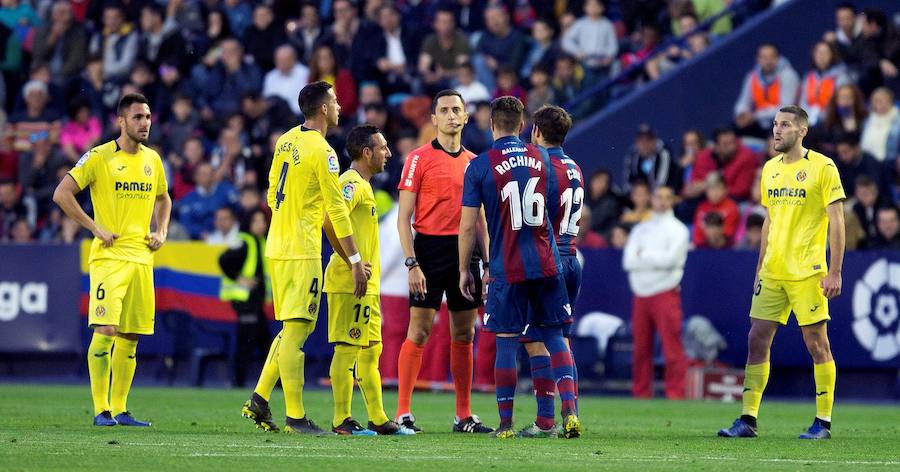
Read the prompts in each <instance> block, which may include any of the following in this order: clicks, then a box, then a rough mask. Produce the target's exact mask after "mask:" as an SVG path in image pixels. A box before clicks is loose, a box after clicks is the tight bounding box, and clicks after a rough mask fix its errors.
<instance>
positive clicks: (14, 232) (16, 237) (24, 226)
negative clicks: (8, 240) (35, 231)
mask: <svg viewBox="0 0 900 472" xmlns="http://www.w3.org/2000/svg"><path fill="white" fill-rule="evenodd" d="M9 233H10V236H12V241H13V242H14V243H28V242H31V227H30V226H28V221H26V220H22V219H20V220H16V221H15V222H14V223H13V225H12V228H10V229H9Z"/></svg>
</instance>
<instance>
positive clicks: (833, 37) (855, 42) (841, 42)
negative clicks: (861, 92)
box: [822, 2, 862, 79]
mask: <svg viewBox="0 0 900 472" xmlns="http://www.w3.org/2000/svg"><path fill="white" fill-rule="evenodd" d="M834 21H835V25H836V28H835V29H834V30H832V31H827V32H826V33H825V35H824V36H823V37H822V39H823V40H824V41H825V42H827V43H829V44H831V45H833V46H835V48H836V49H837V52H838V56H840V58H841V59H842V60H843V61H844V62H845V63H846V64H847V66H848V69H849V72H850V74H851V75H852V77H853V78H854V79H855V78H856V77H858V76H859V73H860V65H861V58H860V57H859V55H860V51H859V49H860V44H861V42H862V36H861V35H862V22H861V21H857V17H856V7H855V6H853V4H852V3H850V2H842V3H840V4H838V6H837V8H835V10H834Z"/></svg>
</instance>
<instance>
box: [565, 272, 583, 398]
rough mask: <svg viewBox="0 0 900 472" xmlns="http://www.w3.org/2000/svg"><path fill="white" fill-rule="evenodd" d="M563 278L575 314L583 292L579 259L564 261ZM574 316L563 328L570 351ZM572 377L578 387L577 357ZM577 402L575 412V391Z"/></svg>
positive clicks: (573, 361)
mask: <svg viewBox="0 0 900 472" xmlns="http://www.w3.org/2000/svg"><path fill="white" fill-rule="evenodd" d="M563 278H564V279H565V281H566V293H567V294H568V295H569V305H570V306H571V307H572V310H573V312H574V310H575V302H576V301H578V295H579V293H580V292H581V278H582V268H581V263H580V262H578V258H577V257H575V256H568V257H565V258H564V259H563ZM574 321H575V320H574V316H573V318H572V320H571V322H570V323H567V324H566V325H565V326H564V327H563V337H564V338H565V341H566V346H567V347H568V348H569V351H571V350H572V345H571V343H570V342H569V338H571V337H572V335H573V334H572V330H573V328H574V325H575V323H574ZM572 375H573V376H574V377H575V387H576V389H577V387H578V364H577V363H576V362H575V356H574V354H573V356H572ZM575 394H576V400H575V410H576V411H577V410H578V400H577V394H578V391H577V390H576V391H575Z"/></svg>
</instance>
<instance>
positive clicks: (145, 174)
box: [53, 94, 172, 426]
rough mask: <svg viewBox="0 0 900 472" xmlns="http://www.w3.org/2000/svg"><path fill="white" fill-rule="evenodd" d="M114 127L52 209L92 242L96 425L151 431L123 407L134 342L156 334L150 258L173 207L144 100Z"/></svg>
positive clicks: (124, 109)
mask: <svg viewBox="0 0 900 472" xmlns="http://www.w3.org/2000/svg"><path fill="white" fill-rule="evenodd" d="M118 123H119V128H120V129H121V134H120V135H119V137H118V139H116V140H115V141H110V142H108V143H106V144H101V145H100V146H97V147H95V148H93V149H91V150H90V151H88V152H86V153H85V154H84V155H83V156H81V159H79V160H78V162H77V163H76V164H75V167H74V168H72V170H71V171H69V174H68V175H67V176H66V177H64V178H63V180H62V182H60V183H59V186H58V187H56V192H55V193H54V194H53V201H54V202H56V204H57V205H59V206H60V208H62V210H63V211H64V212H65V213H66V214H67V215H68V216H69V217H70V218H72V219H74V220H75V221H77V222H78V223H80V224H81V226H84V227H85V228H87V229H89V230H90V231H91V233H93V235H94V241H93V242H92V243H91V253H90V258H89V260H88V264H89V273H90V278H91V288H90V290H91V292H90V305H89V308H88V325H89V326H90V327H91V328H93V330H94V335H93V337H92V338H91V344H90V346H89V347H88V351H87V360H88V372H89V373H90V377H91V395H92V396H93V399H94V415H96V416H94V425H95V426H115V425H117V424H119V425H123V426H150V423H148V422H144V421H139V420H136V419H134V417H133V416H132V415H131V413H129V412H128V408H127V407H126V401H127V399H128V391H129V390H130V389H131V381H132V379H133V378H134V370H135V367H136V365H137V360H136V352H137V344H138V335H142V334H143V335H151V334H153V319H154V313H155V310H156V306H155V298H154V293H153V254H152V252H153V251H156V250H157V249H159V248H160V247H161V246H162V245H163V243H165V242H166V234H167V233H168V231H169V215H170V213H171V210H172V199H171V198H169V193H168V186H167V185H166V176H165V173H164V172H163V166H162V160H160V158H159V154H157V153H156V152H155V151H153V150H152V149H150V148H148V147H146V146H144V143H145V142H147V137H148V136H149V135H150V105H149V104H148V102H147V99H146V98H144V96H143V95H140V94H127V95H125V96H124V97H122V99H121V100H119V106H118ZM85 188H90V191H91V202H92V203H93V206H94V219H91V217H89V216H88V215H87V214H86V213H85V212H84V210H82V209H81V206H80V205H79V204H78V201H77V200H76V199H75V195H76V194H77V193H78V192H80V191H82V190H84V189H85ZM151 218H152V219H153V220H154V222H155V225H156V231H154V232H150V220H151ZM110 371H112V382H110ZM110 384H112V385H111V386H110Z"/></svg>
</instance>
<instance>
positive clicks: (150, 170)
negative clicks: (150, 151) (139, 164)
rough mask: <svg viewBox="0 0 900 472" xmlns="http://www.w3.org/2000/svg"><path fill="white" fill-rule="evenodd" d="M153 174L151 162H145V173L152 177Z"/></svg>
mask: <svg viewBox="0 0 900 472" xmlns="http://www.w3.org/2000/svg"><path fill="white" fill-rule="evenodd" d="M151 174H153V169H151V168H150V164H144V175H146V176H147V177H150V175H151Z"/></svg>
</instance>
